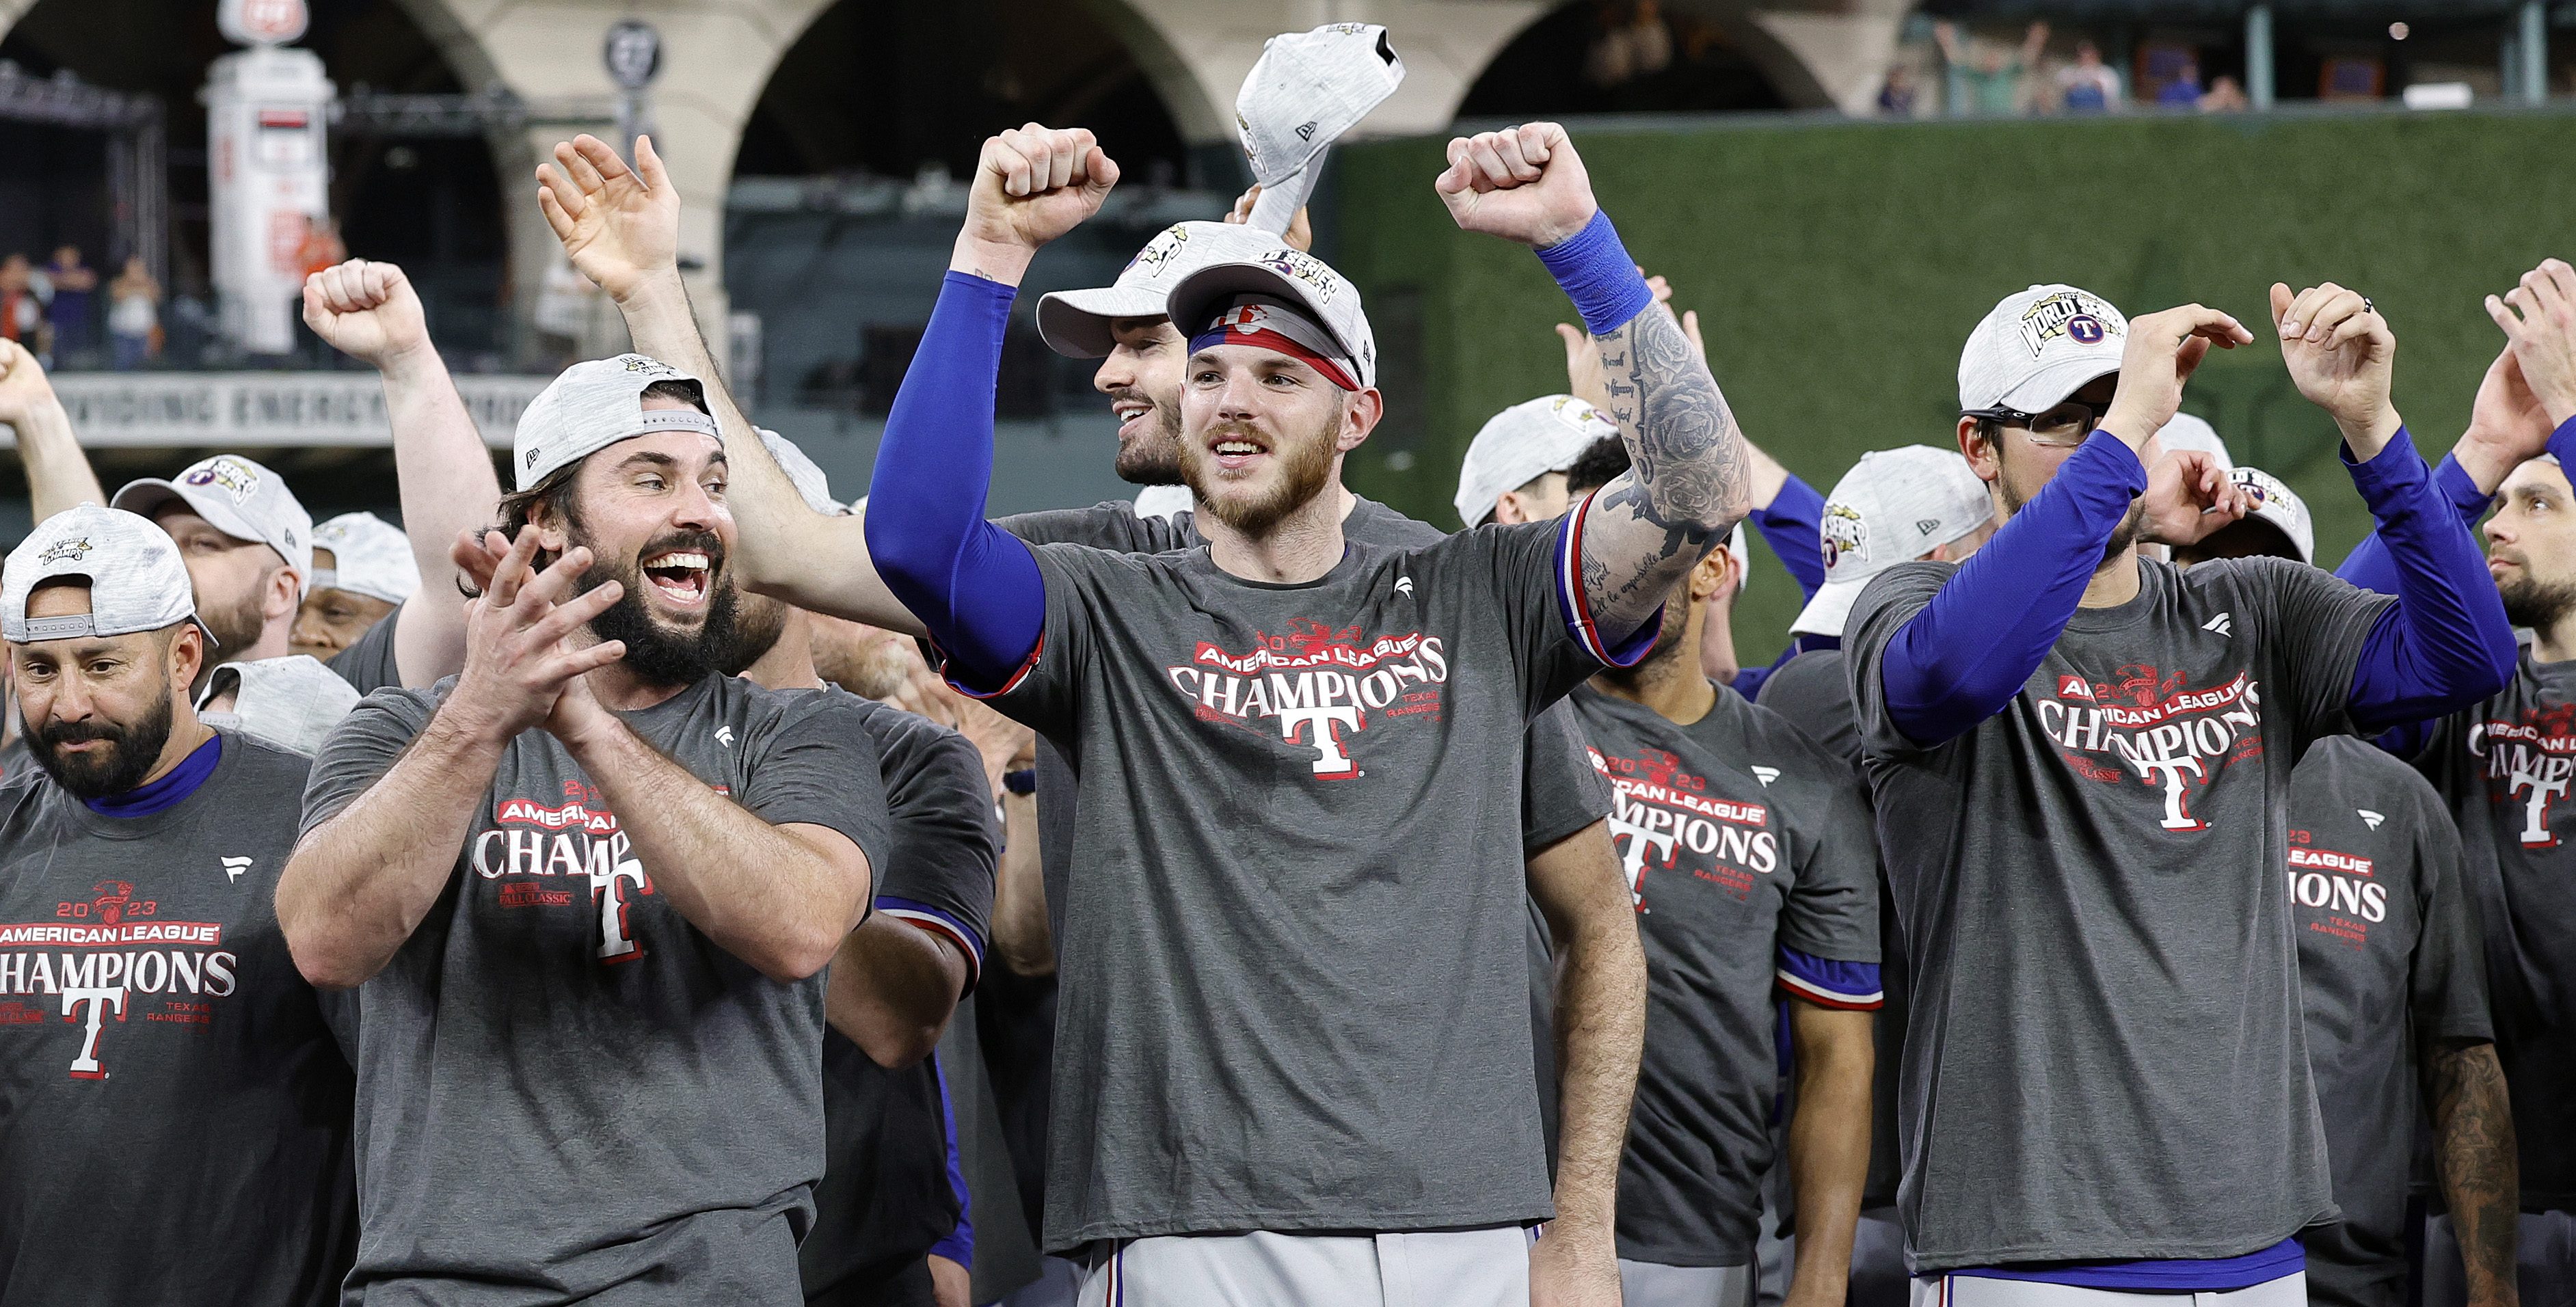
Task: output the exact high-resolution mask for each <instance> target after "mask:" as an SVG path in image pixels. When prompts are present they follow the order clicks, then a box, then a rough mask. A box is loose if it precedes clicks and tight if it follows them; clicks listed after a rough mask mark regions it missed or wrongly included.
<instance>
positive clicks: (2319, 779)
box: [2291, 735, 2443, 811]
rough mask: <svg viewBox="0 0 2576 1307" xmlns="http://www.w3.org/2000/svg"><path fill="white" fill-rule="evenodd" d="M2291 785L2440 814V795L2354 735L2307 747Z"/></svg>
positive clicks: (2396, 760)
mask: <svg viewBox="0 0 2576 1307" xmlns="http://www.w3.org/2000/svg"><path fill="white" fill-rule="evenodd" d="M2291 778H2292V783H2293V784H2295V785H2301V786H2314V787H2316V788H2320V789H2325V790H2330V791H2332V792H2333V793H2335V794H2336V795H2338V796H2340V797H2346V798H2353V799H2359V798H2362V797H2372V798H2375V799H2378V800H2382V801H2384V802H2383V803H2382V805H2381V806H2382V807H2383V808H2384V807H2385V806H2387V804H2389V803H2394V802H2396V801H2397V800H2400V799H2403V800H2405V801H2408V802H2413V803H2417V804H2420V805H2422V806H2423V807H2425V808H2428V809H2432V810H2435V811H2439V810H2440V809H2441V808H2442V806H2443V805H2442V796H2441V793H2440V791H2438V790H2435V789H2434V788H2433V783H2432V782H2431V781H2428V780H2426V779H2424V775H2423V773H2421V772H2419V771H2417V770H2416V769H2415V768H2413V767H2412V766H2409V765H2408V764H2407V763H2405V762H2404V761H2403V760H2401V759H2399V758H2398V757H2397V755H2395V754H2392V753H2390V752H2389V751H2387V750H2386V749H2383V748H2380V747H2379V746H2378V745H2376V744H2373V743H2371V742H2370V741H2368V740H2364V739H2361V738H2360V737H2358V736H2352V735H2329V736H2326V737H2324V738H2323V739H2320V740H2318V741H2317V742H2316V743H2314V744H2311V745H2309V746H2308V751H2307V753H2306V754H2304V755H2302V756H2301V757H2300V759H2299V765H2298V767H2297V769H2296V770H2295V771H2293V772H2292V773H2291Z"/></svg>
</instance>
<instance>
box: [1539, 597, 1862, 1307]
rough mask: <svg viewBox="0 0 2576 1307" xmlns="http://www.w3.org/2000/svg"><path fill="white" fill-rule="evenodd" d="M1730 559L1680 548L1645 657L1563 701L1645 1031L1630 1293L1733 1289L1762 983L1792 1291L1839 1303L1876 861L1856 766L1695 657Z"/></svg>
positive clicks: (1737, 1286) (1749, 1173)
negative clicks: (1627, 919) (1787, 1045)
mask: <svg viewBox="0 0 2576 1307" xmlns="http://www.w3.org/2000/svg"><path fill="white" fill-rule="evenodd" d="M1734 566H1735V561H1734V559H1733V557H1732V556H1731V555H1729V554H1728V553H1727V552H1726V551H1725V550H1722V549H1721V550H1716V551H1713V552H1712V553H1710V554H1709V556H1708V557H1707V558H1705V559H1703V560H1701V562H1700V564H1699V566H1697V567H1696V568H1693V569H1692V571H1691V573H1690V575H1689V576H1688V577H1687V578H1685V579H1684V580H1683V582H1682V583H1681V585H1680V586H1678V587H1676V589H1675V590H1674V593H1673V597H1672V600H1671V601H1670V602H1669V603H1668V604H1667V605H1666V607H1665V609H1664V615H1663V620H1662V622H1661V625H1660V630H1659V632H1658V635H1657V637H1656V641H1655V647H1654V650H1653V652H1651V653H1649V654H1648V655H1647V656H1646V658H1645V659H1644V660H1643V661H1642V662H1639V663H1638V664H1637V665H1636V666H1634V667H1629V668H1614V669H1609V670H1605V671H1603V672H1601V673H1600V674H1598V675H1596V676H1594V677H1593V678H1592V680H1591V682H1590V683H1589V684H1587V685H1585V686H1582V687H1580V688H1578V689H1576V690H1575V691H1574V693H1573V694H1572V695H1571V696H1570V702H1572V703H1573V705H1574V707H1575V711H1576V715H1577V717H1578V718H1579V719H1580V720H1581V722H1582V723H1583V727H1584V732H1585V735H1586V736H1587V738H1589V740H1590V741H1591V746H1592V755H1593V759H1594V761H1595V763H1596V765H1598V766H1600V767H1601V768H1602V770H1603V773H1604V774H1605V775H1606V776H1607V777H1608V779H1609V781H1610V784H1611V787H1612V791H1613V794H1614V802H1615V805H1616V807H1615V809H1614V811H1613V813H1612V815H1611V827H1610V828H1611V833H1612V837H1613V838H1614V839H1615V840H1616V841H1618V843H1619V845H1620V852H1621V855H1622V859H1623V861H1622V869H1623V870H1624V871H1625V872H1626V873H1627V875H1628V877H1629V888H1630V893H1631V895H1632V897H1633V900H1634V902H1635V904H1636V910H1637V925H1638V934H1639V935H1640V936H1641V937H1642V938H1643V940H1644V943H1645V949H1646V984H1647V989H1646V1043H1645V1056H1644V1060H1643V1062H1642V1064H1641V1066H1640V1067H1639V1070H1638V1075H1637V1099H1636V1105H1635V1106H1634V1107H1633V1108H1632V1109H1631V1110H1630V1113H1629V1122H1628V1147H1627V1151H1626V1153H1625V1154H1624V1156H1623V1158H1622V1160H1621V1164H1620V1176H1619V1188H1620V1193H1619V1270H1620V1279H1621V1281H1622V1283H1623V1286H1624V1289H1625V1300H1626V1301H1627V1302H1628V1303H1629V1304H1630V1305H1631V1307H1660V1305H1662V1304H1692V1305H1693V1307H1698V1305H1700V1304H1717V1303H1726V1304H1732V1303H1746V1302H1751V1301H1753V1300H1754V1298H1755V1296H1756V1289H1757V1285H1756V1284H1755V1283H1754V1277H1755V1276H1756V1274H1757V1272H1756V1263H1755V1259H1754V1244H1755V1232H1756V1225H1757V1220H1758V1218H1759V1216H1760V1214H1761V1208H1762V1189H1761V1186H1762V1182H1763V1179H1764V1175H1765V1173H1766V1172H1768V1171H1769V1170H1770V1169H1771V1167H1772V1166H1773V1165H1774V1164H1775V1158H1774V1155H1773V1144H1772V1133H1773V1132H1772V1129H1771V1124H1770V1116H1771V1111H1772V1104H1773V1091H1774V1089H1775V1088H1776V1081H1777V1076H1776V1074H1775V1067H1776V1066H1777V1065H1778V1051H1779V1050H1777V1049H1776V1048H1775V1047H1774V1043H1773V1039H1774V1035H1773V1030H1774V1018H1773V1010H1772V998H1773V995H1774V993H1775V991H1776V992H1779V993H1784V994H1786V995H1787V996H1788V997H1789V998H1790V1000H1791V1001H1790V1003H1789V1017H1788V1024H1789V1030H1790V1032H1791V1042H1792V1043H1793V1045H1794V1047H1795V1053H1796V1057H1795V1072H1794V1075H1795V1078H1796V1082H1797V1089H1796V1103H1797V1108H1796V1113H1795V1116H1794V1117H1793V1119H1792V1120H1791V1121H1790V1123H1789V1128H1788V1155H1787V1158H1786V1161H1787V1164H1788V1167H1789V1170H1790V1171H1791V1172H1792V1174H1793V1178H1794V1188H1795V1192H1796V1195H1797V1197H1796V1202H1797V1221H1796V1227H1795V1228H1796V1230H1797V1232H1798V1233H1797V1251H1796V1257H1797V1261H1796V1269H1795V1272H1794V1274H1793V1276H1792V1277H1791V1279H1790V1281H1789V1283H1788V1284H1786V1285H1784V1286H1780V1287H1781V1288H1785V1289H1786V1291H1787V1293H1786V1300H1787V1301H1789V1302H1792V1303H1800V1304H1805V1303H1819V1304H1825V1303H1831V1304H1839V1303H1841V1302H1842V1301H1843V1296H1844V1286H1845V1281H1846V1279H1847V1277H1848V1272H1849V1269H1850V1265H1851V1236H1852V1229H1853V1222H1854V1220H1855V1218H1856V1216H1857V1214H1858V1212H1859V1208H1860V1198H1861V1188H1862V1181H1863V1178H1864V1176H1865V1173H1866V1169H1867V1164H1868V1160H1869V1135H1870V1123H1869V1117H1870V1081H1871V1062H1872V1056H1873V1054H1872V1032H1871V1026H1872V1024H1873V1022H1872V1019H1871V1012H1872V1010H1874V1009H1875V1008H1876V1007H1877V1006H1878V1004H1879V980H1878V965H1877V958H1878V947H1879V941H1878V933H1879V932H1878V887H1877V878H1878V857H1877V848H1876V841H1875V840H1874V839H1873V838H1872V836H1871V833H1870V822H1869V809H1868V806H1867V804H1866V803H1865V802H1864V801H1863V799H1862V796H1861V789H1860V780H1859V777H1858V776H1857V775H1855V774H1854V773H1853V772H1852V770H1851V768H1850V767H1849V766H1847V765H1846V764H1845V763H1843V762H1842V761H1841V760H1840V759H1838V758H1835V757H1834V756H1833V755H1831V754H1829V753H1827V752H1825V751H1824V750H1822V749H1820V748H1818V747H1816V746H1815V745H1814V744H1813V743H1811V742H1810V741H1808V740H1807V739H1806V737H1804V736H1803V735H1800V734H1799V733H1798V731H1797V730H1796V728H1794V727H1792V726H1791V725H1790V724H1789V723H1788V722H1786V721H1784V720H1782V719H1781V718H1779V717H1777V716H1774V715H1773V714H1772V713H1770V712H1769V711H1767V710H1765V709H1762V708H1757V707H1755V706H1753V705H1752V704H1751V703H1748V702H1746V701H1745V699H1744V698H1743V697H1742V696H1740V695H1738V694H1737V693H1735V692H1734V691H1733V690H1731V689H1726V688H1723V687H1721V686H1718V685H1717V684H1715V683H1714V682H1712V681H1710V680H1709V678H1708V677H1707V676H1706V675H1705V674H1703V673H1702V671H1701V669H1700V666H1699V658H1698V650H1699V648H1700V640H1699V635H1700V632H1699V629H1698V628H1699V626H1700V625H1701V624H1702V623H1703V622H1705V621H1707V620H1708V617H1709V613H1710V607H1711V601H1712V600H1713V599H1714V598H1715V597H1716V596H1717V595H1719V594H1720V593H1723V592H1724V590H1725V588H1726V586H1727V584H1728V580H1729V578H1728V576H1727V573H1728V572H1729V571H1731V570H1732V569H1733V568H1734Z"/></svg>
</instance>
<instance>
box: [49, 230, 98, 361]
mask: <svg viewBox="0 0 2576 1307" xmlns="http://www.w3.org/2000/svg"><path fill="white" fill-rule="evenodd" d="M44 275H45V280H47V281H49V282H51V283H53V289H54V296H53V299H52V300H51V301H50V302H48V303H47V304H46V305H45V320H46V321H47V322H50V323H52V324H53V328H54V351H55V352H56V353H57V354H60V355H61V356H62V358H63V363H64V366H66V367H84V366H96V363H95V360H92V359H90V358H89V357H88V355H89V352H90V351H91V350H92V349H94V348H96V346H97V344H98V331H97V328H96V326H95V325H94V324H93V323H92V321H91V318H90V301H91V299H92V298H93V297H94V296H95V295H96V293H97V291H98V270H97V269H95V268H92V267H90V266H88V265H87V264H84V263H82V262H81V252H80V247H79V246H77V245H65V246H63V247H62V248H60V249H57V250H55V251H54V261H53V262H51V263H49V264H46V265H45V273H44Z"/></svg>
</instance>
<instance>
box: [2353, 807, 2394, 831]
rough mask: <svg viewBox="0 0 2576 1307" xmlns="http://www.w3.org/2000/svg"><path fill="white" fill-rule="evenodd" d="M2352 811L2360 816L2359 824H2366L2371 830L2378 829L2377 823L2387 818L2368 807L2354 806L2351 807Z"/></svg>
mask: <svg viewBox="0 0 2576 1307" xmlns="http://www.w3.org/2000/svg"><path fill="white" fill-rule="evenodd" d="M2353 813H2354V815H2356V816H2358V817H2360V818H2361V824H2363V825H2365V826H2368V827H2369V828H2371V829H2372V830H2377V829H2379V823H2381V822H2383V821H2386V820H2388V818H2386V817H2384V816H2382V815H2380V814H2378V813H2375V812H2372V811H2371V810H2370V809H2368V808H2355V809H2353Z"/></svg>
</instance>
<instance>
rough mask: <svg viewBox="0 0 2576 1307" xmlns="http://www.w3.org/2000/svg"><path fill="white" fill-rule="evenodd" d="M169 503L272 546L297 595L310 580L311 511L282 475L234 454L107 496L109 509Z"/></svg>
mask: <svg viewBox="0 0 2576 1307" xmlns="http://www.w3.org/2000/svg"><path fill="white" fill-rule="evenodd" d="M173 502H176V503H181V504H185V505H187V508H188V511H189V512H191V513H195V514H196V515H197V516H199V517H202V518H204V519H206V521H207V522H208V523H210V524H211V525H213V527H214V528H215V529H216V530H218V531H221V532H223V533H224V534H225V535H228V536H231V537H232V538H233V539H235V540H255V541H258V542H259V543H261V544H264V545H266V546H268V547H269V548H271V549H274V550H276V551H277V555H278V557H280V558H283V559H285V560H286V565H287V566H289V567H292V568H294V569H295V576H296V583H297V585H298V587H299V588H298V589H297V590H296V596H297V597H298V598H299V599H300V598H302V597H303V594H304V591H305V590H309V589H311V588H312V585H313V515H312V514H310V513H307V512H305V511H304V505H303V504H302V503H300V502H298V501H297V500H296V498H295V492H294V491H292V490H289V489H287V488H286V479H285V478H283V477H281V476H279V475H278V474H276V473H275V472H271V471H269V470H268V469H267V468H264V467H261V466H260V465H259V464H257V463H254V462H252V461H250V460H249V459H247V458H243V457H242V456H240V455H239V454H217V455H215V456H214V457H212V458H201V459H198V460H197V461H196V462H194V463H190V464H189V465H188V466H187V468H186V469H185V470H183V471H181V472H180V473H179V475H178V476H177V477H175V478H173V479H171V480H168V481H164V480H162V479H160V478H159V477H152V478H148V479H146V480H142V481H129V482H126V483H125V488H124V489H122V490H119V491H117V492H116V498H114V499H111V500H109V501H108V506H109V507H111V508H122V509H124V510H125V511H127V512H129V513H137V514H140V515H142V516H144V517H147V518H148V517H154V516H156V515H158V514H159V513H160V511H161V509H162V508H163V507H164V506H165V505H168V504H171V503H173Z"/></svg>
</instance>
